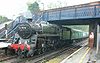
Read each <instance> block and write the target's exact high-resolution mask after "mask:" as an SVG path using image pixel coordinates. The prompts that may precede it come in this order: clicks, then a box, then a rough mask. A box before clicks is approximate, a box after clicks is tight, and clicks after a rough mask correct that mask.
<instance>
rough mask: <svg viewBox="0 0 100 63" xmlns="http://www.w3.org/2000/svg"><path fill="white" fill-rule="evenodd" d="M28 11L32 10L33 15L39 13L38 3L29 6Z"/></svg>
mask: <svg viewBox="0 0 100 63" xmlns="http://www.w3.org/2000/svg"><path fill="white" fill-rule="evenodd" d="M28 10H30V12H31V13H32V14H33V13H37V12H38V11H40V9H39V4H38V3H37V2H34V3H32V4H28Z"/></svg>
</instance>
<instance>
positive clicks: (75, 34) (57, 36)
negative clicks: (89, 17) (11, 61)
mask: <svg viewBox="0 0 100 63" xmlns="http://www.w3.org/2000/svg"><path fill="white" fill-rule="evenodd" d="M16 35H17V36H16ZM16 35H15V37H17V38H18V39H17V42H15V43H13V44H11V45H9V49H10V51H11V52H14V53H17V54H18V55H20V56H33V55H34V53H35V54H41V53H43V52H46V51H49V50H51V49H57V48H61V47H63V46H66V45H70V44H72V43H73V41H77V40H80V39H83V38H86V37H87V36H88V34H87V33H86V32H83V31H80V30H76V29H71V28H68V27H60V26H57V25H55V24H49V23H48V22H45V21H41V23H32V22H28V23H21V24H20V25H18V27H17V29H16ZM20 42H21V43H20Z"/></svg>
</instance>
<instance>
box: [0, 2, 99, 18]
mask: <svg viewBox="0 0 100 63" xmlns="http://www.w3.org/2000/svg"><path fill="white" fill-rule="evenodd" d="M32 1H33V0H0V15H3V16H6V17H8V18H13V16H17V15H19V14H20V13H22V12H26V11H27V3H28V2H32ZM91 1H100V0H40V2H41V3H44V9H47V6H48V4H50V3H57V2H61V3H63V4H62V6H70V5H77V4H83V3H88V2H91ZM41 3H40V5H41V6H40V7H41V8H43V4H41Z"/></svg>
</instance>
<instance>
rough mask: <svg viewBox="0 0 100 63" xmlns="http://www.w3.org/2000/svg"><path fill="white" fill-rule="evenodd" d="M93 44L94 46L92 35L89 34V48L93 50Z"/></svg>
mask: <svg viewBox="0 0 100 63" xmlns="http://www.w3.org/2000/svg"><path fill="white" fill-rule="evenodd" d="M93 44H94V33H93V32H90V35H89V47H90V48H93Z"/></svg>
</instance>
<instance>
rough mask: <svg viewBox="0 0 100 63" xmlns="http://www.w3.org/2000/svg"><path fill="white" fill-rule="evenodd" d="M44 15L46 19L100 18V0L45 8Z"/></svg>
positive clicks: (43, 17)
mask: <svg viewBox="0 0 100 63" xmlns="http://www.w3.org/2000/svg"><path fill="white" fill-rule="evenodd" d="M42 15H43V16H42V18H41V20H44V21H54V20H69V19H85V18H86V19H87V18H100V1H97V2H92V3H88V4H82V5H75V6H69V7H63V8H56V9H51V10H45V11H43V12H42ZM38 16H39V15H38Z"/></svg>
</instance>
